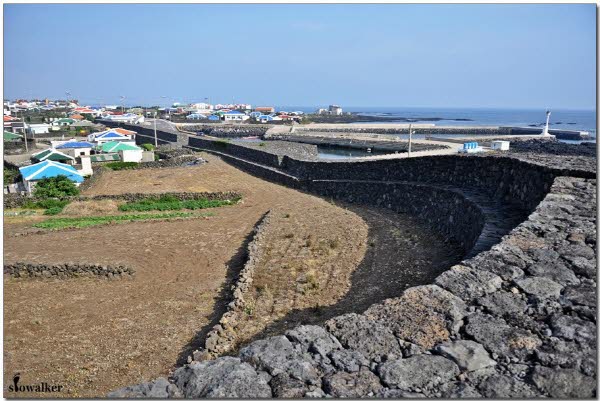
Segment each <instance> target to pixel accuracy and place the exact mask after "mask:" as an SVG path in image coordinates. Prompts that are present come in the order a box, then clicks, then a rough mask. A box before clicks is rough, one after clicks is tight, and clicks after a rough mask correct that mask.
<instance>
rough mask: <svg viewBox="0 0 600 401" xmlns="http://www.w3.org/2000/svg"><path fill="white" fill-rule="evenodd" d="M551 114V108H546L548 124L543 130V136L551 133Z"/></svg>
mask: <svg viewBox="0 0 600 401" xmlns="http://www.w3.org/2000/svg"><path fill="white" fill-rule="evenodd" d="M550 114H551V113H550V110H546V125H545V126H544V130H543V131H542V136H550V133H549V132H548V126H549V125H550Z"/></svg>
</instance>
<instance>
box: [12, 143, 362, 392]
mask: <svg viewBox="0 0 600 401" xmlns="http://www.w3.org/2000/svg"><path fill="white" fill-rule="evenodd" d="M202 156H203V157H204V158H206V159H208V160H209V163H208V164H206V165H202V166H197V167H183V168H171V169H148V170H129V171H115V172H111V173H109V174H105V175H104V176H103V177H101V179H100V180H99V182H97V183H96V185H94V187H92V188H90V189H89V190H88V191H86V193H85V194H88V195H95V194H109V193H111V194H117V193H124V192H153V193H158V192H167V191H228V190H231V191H238V192H240V193H242V195H243V200H242V202H241V203H240V204H238V205H235V206H230V207H223V208H215V209H210V212H214V213H215V215H214V216H212V217H208V218H203V219H202V218H201V219H189V220H178V221H162V222H161V221H152V222H134V223H127V224H119V225H108V226H98V227H90V228H85V229H77V230H63V231H55V232H45V233H42V234H29V235H24V236H16V235H15V234H17V233H24V232H28V230H29V231H31V230H30V228H29V227H30V224H31V221H30V220H27V219H15V220H14V221H12V222H9V221H5V225H4V228H5V230H4V258H5V262H7V263H9V262H16V261H25V262H37V263H42V262H44V263H58V262H65V261H72V262H90V263H104V264H123V265H126V266H131V267H134V268H135V269H136V275H135V276H134V278H132V279H124V280H120V281H118V280H115V281H108V280H102V279H91V278H82V279H71V280H65V281H58V280H56V281H55V280H25V279H21V280H17V279H11V278H6V277H5V279H4V334H5V337H4V338H5V340H4V352H5V354H4V355H5V365H4V380H5V383H7V386H8V383H9V382H12V376H13V375H14V374H15V373H16V372H20V373H21V382H20V384H34V383H39V382H40V381H45V382H48V383H49V384H61V385H63V386H65V387H66V391H64V392H62V393H60V394H58V396H63V397H88V398H89V397H102V396H104V395H105V394H106V393H107V392H109V391H111V390H113V389H116V388H118V387H121V386H125V385H129V384H134V383H138V382H140V381H144V380H150V379H153V378H155V377H157V376H160V375H165V374H167V373H168V371H169V370H170V369H171V368H172V367H173V365H174V363H175V362H176V361H177V360H178V359H180V357H181V356H182V355H183V356H185V355H186V354H185V352H186V351H189V348H190V343H193V340H194V338H195V336H196V334H197V333H198V332H200V331H201V330H202V329H205V328H206V327H207V326H209V325H211V324H214V321H215V316H216V315H218V313H216V312H219V308H220V306H219V305H218V301H219V300H221V298H220V297H221V296H222V295H223V294H222V291H223V288H228V286H229V280H230V279H231V271H232V270H234V269H236V268H239V267H240V266H241V263H242V262H243V259H242V255H243V253H240V252H239V250H240V248H241V247H242V245H243V243H244V241H245V240H246V238H247V237H248V235H249V234H250V233H251V231H252V228H253V226H254V225H255V224H256V222H257V221H258V219H259V218H260V217H261V216H262V215H263V214H264V213H265V212H266V211H267V210H269V209H272V210H273V215H274V216H276V217H277V218H275V219H273V220H274V223H273V224H272V227H270V231H269V236H268V237H267V239H268V241H269V242H270V241H273V243H274V244H277V247H273V248H272V251H271V253H270V258H269V259H267V260H266V261H265V263H267V264H269V265H271V266H275V265H279V266H280V265H282V261H284V260H286V259H287V258H288V256H290V255H288V248H287V247H286V246H285V243H286V242H294V241H297V240H298V239H302V238H308V237H309V236H310V235H315V234H314V233H315V232H318V239H322V240H324V241H327V240H330V241H335V243H336V245H335V246H334V247H331V246H329V249H331V250H330V251H327V252H324V253H323V254H320V253H318V252H317V253H315V254H314V255H312V256H311V258H310V263H309V262H306V263H309V264H310V266H309V267H310V269H309V270H312V271H313V273H312V274H314V275H315V278H313V279H311V280H321V279H326V280H339V283H338V287H339V288H340V289H338V290H336V292H334V293H333V294H329V293H328V292H327V291H326V287H327V284H326V283H325V282H323V283H319V288H320V289H321V290H320V292H317V293H315V292H314V291H313V292H312V293H310V295H311V296H313V297H314V296H317V295H318V296H321V297H323V298H324V301H323V302H327V303H330V302H333V301H334V298H335V297H341V296H342V295H343V293H344V291H346V290H347V289H348V288H349V287H350V282H349V277H350V275H351V273H352V271H353V270H354V269H355V268H356V267H357V266H358V264H359V263H360V261H361V260H362V258H363V256H364V251H365V248H366V245H365V244H366V240H367V227H366V224H365V222H364V221H363V220H362V219H361V218H360V217H359V216H357V215H356V214H354V213H352V212H349V211H347V210H345V209H343V208H339V207H336V206H334V205H332V204H330V203H328V202H326V201H324V200H322V199H319V198H317V197H313V196H310V195H307V194H303V193H300V192H298V191H295V190H291V189H288V188H285V187H283V186H279V185H275V184H271V183H268V182H265V181H262V180H260V179H258V178H255V177H252V176H250V175H248V174H245V173H243V172H241V171H239V170H236V169H235V168H233V167H231V166H229V165H227V164H226V163H224V162H222V161H221V160H220V159H218V158H216V157H213V156H210V155H206V154H203V155H202ZM288 214H289V216H290V217H289V218H288V217H284V216H286V215H288ZM290 233H293V234H294V236H293V237H290V236H289V234H290ZM340 250H343V252H341V251H340ZM290 258H291V259H290V260H295V259H296V258H301V255H299V254H292V255H291V256H290ZM227 266H229V268H228V267H227ZM332 269H335V272H334V271H333V270H332ZM307 273H308V271H307ZM282 277H283V278H284V279H285V277H286V276H285V275H284V276H282ZM344 281H346V282H344ZM319 294H320V295H319ZM326 297H327V299H325V298H326ZM215 308H216V309H215ZM55 394H56V393H54V394H53V396H54V395H55ZM4 395H5V397H10V396H14V395H15V393H8V392H5V394H4ZM40 395H42V396H43V395H44V394H43V393H42V394H39V393H37V394H36V393H19V396H20V397H39V396H40Z"/></svg>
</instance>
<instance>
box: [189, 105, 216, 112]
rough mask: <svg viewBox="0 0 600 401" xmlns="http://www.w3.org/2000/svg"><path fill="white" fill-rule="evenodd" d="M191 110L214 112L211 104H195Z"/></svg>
mask: <svg viewBox="0 0 600 401" xmlns="http://www.w3.org/2000/svg"><path fill="white" fill-rule="evenodd" d="M190 108H191V109H193V110H194V111H197V110H212V109H213V105H212V104H209V103H194V104H191V105H190Z"/></svg>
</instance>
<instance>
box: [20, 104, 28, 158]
mask: <svg viewBox="0 0 600 401" xmlns="http://www.w3.org/2000/svg"><path fill="white" fill-rule="evenodd" d="M24 114H25V112H24V111H21V121H22V122H23V138H24V139H25V153H29V147H28V146H27V128H25V115H24Z"/></svg>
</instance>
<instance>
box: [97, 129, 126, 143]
mask: <svg viewBox="0 0 600 401" xmlns="http://www.w3.org/2000/svg"><path fill="white" fill-rule="evenodd" d="M88 141H89V142H95V143H96V144H97V145H101V144H103V143H104V142H112V141H133V138H132V137H131V135H125V134H121V133H119V132H117V131H115V130H112V129H111V130H108V131H104V132H99V133H94V134H90V135H88Z"/></svg>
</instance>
